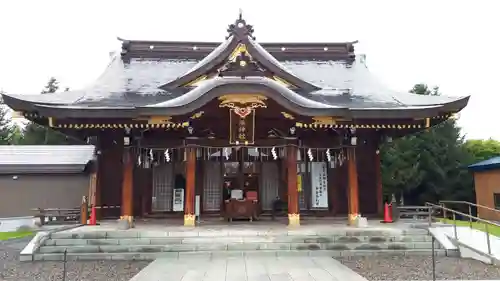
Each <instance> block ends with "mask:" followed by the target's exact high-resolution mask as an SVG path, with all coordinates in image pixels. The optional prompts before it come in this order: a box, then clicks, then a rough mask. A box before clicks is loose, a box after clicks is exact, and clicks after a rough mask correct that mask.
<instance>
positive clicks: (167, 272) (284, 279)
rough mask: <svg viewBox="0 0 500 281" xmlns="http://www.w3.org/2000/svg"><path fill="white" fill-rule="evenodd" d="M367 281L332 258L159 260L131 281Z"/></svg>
mask: <svg viewBox="0 0 500 281" xmlns="http://www.w3.org/2000/svg"><path fill="white" fill-rule="evenodd" d="M158 280H169V281H181V280H182V281H195V280H196V281H212V280H213V281H224V280H225V281H264V280H265V281H347V280H348V281H366V279H365V278H363V277H362V276H360V275H359V274H357V273H355V272H354V271H352V270H351V269H349V268H348V267H346V266H344V265H342V264H341V263H340V262H338V261H336V260H334V259H333V258H329V257H286V258H285V257H246V258H244V257H234V258H220V259H211V260H209V259H196V258H185V259H180V260H177V259H176V260H173V259H168V258H163V259H157V260H155V261H154V262H152V263H151V264H150V265H148V266H147V267H146V268H144V269H143V270H142V271H141V272H139V273H138V274H137V275H136V276H135V277H133V278H132V279H130V281H158Z"/></svg>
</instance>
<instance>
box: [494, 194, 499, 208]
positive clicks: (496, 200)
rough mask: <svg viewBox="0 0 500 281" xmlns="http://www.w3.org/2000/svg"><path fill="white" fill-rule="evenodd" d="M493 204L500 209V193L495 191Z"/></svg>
mask: <svg viewBox="0 0 500 281" xmlns="http://www.w3.org/2000/svg"><path fill="white" fill-rule="evenodd" d="M493 204H495V209H497V210H500V193H493Z"/></svg>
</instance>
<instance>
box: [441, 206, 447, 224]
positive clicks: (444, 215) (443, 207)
mask: <svg viewBox="0 0 500 281" xmlns="http://www.w3.org/2000/svg"><path fill="white" fill-rule="evenodd" d="M441 210H443V219H445V220H446V219H447V218H448V217H447V216H446V206H445V205H444V203H441Z"/></svg>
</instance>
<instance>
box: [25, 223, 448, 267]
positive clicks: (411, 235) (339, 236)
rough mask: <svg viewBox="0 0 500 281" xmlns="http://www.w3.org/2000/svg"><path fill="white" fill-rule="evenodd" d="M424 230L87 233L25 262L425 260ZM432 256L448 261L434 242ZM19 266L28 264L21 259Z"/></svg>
mask: <svg viewBox="0 0 500 281" xmlns="http://www.w3.org/2000/svg"><path fill="white" fill-rule="evenodd" d="M431 247H432V238H431V236H430V235H429V233H428V231H427V230H425V229H406V230H397V231H396V230H394V229H386V230H373V229H366V230H365V229H363V230H361V229H357V230H335V231H328V232H323V233H322V232H308V231H304V230H290V231H286V230H284V231H271V232H264V233H259V232H257V231H248V230H244V231H229V232H221V231H211V232H210V231H208V232H207V231H201V230H200V231H194V230H191V231H179V232H165V231H137V230H127V231H119V230H116V231H92V232H82V231H75V232H56V233H51V234H50V235H49V237H47V239H45V241H43V242H42V243H41V245H40V247H39V248H38V250H36V251H35V252H34V253H33V255H32V257H31V258H29V260H63V259H64V252H65V251H66V253H67V259H68V260H106V259H107V260H109V259H112V260H154V259H156V258H158V257H184V256H201V257H207V258H210V257H217V256H242V255H244V256H250V255H272V256H291V255H293V256H332V257H335V256H363V255H384V254H385V255H412V254H416V255H418V254H422V255H430V254H431ZM435 249H436V253H437V255H449V254H450V253H449V252H447V251H446V250H444V249H443V248H442V247H441V246H440V245H439V244H438V243H437V242H436V245H435ZM24 260H28V259H27V257H24Z"/></svg>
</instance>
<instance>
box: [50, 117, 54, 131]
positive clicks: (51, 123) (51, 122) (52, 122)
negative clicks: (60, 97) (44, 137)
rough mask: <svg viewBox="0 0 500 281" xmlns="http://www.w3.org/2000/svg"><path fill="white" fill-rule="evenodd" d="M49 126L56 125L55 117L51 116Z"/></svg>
mask: <svg viewBox="0 0 500 281" xmlns="http://www.w3.org/2000/svg"><path fill="white" fill-rule="evenodd" d="M49 127H51V128H52V127H54V118H52V117H49Z"/></svg>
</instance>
